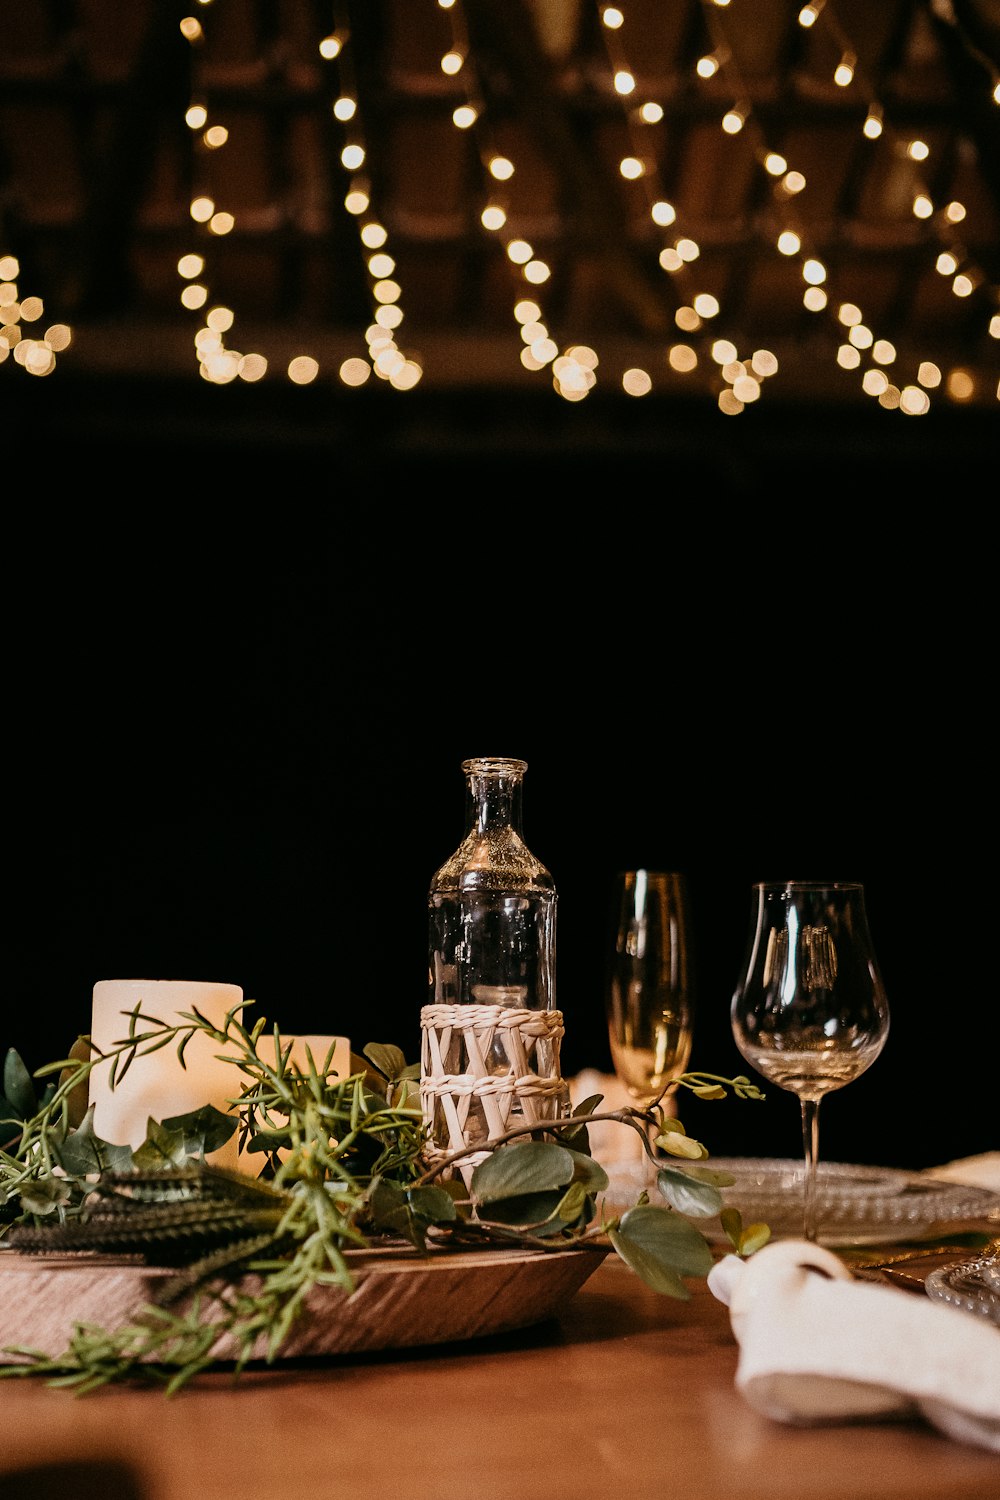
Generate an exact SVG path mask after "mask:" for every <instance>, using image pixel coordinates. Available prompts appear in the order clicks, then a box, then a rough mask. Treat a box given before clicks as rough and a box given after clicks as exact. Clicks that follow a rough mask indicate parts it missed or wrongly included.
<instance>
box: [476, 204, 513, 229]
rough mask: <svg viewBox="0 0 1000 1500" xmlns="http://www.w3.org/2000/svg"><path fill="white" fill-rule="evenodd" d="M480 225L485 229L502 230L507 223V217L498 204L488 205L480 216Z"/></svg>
mask: <svg viewBox="0 0 1000 1500" xmlns="http://www.w3.org/2000/svg"><path fill="white" fill-rule="evenodd" d="M479 220H480V223H481V224H482V226H483V228H484V229H493V230H496V229H502V228H503V226H504V225H505V224H506V222H507V215H506V213H505V212H504V210H503V209H502V208H501V207H500V206H499V204H496V203H488V204H487V205H486V207H485V208H484V209H483V211H482V213H481V214H480V216H479Z"/></svg>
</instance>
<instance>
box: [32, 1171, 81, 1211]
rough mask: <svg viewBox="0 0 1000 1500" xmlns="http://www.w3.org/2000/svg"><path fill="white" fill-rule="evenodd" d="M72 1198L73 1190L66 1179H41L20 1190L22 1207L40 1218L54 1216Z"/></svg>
mask: <svg viewBox="0 0 1000 1500" xmlns="http://www.w3.org/2000/svg"><path fill="white" fill-rule="evenodd" d="M71 1197H72V1189H71V1187H70V1185H69V1183H68V1182H67V1181H66V1179H65V1177H39V1178H37V1179H36V1180H35V1181H34V1182H30V1183H25V1184H24V1186H23V1187H22V1188H21V1189H20V1198H21V1207H22V1208H25V1209H27V1210H28V1212H29V1213H32V1214H38V1215H40V1216H41V1215H45V1214H54V1213H55V1212H56V1211H57V1209H59V1208H60V1207H61V1205H62V1204H64V1203H68V1202H69V1200H70V1198H71Z"/></svg>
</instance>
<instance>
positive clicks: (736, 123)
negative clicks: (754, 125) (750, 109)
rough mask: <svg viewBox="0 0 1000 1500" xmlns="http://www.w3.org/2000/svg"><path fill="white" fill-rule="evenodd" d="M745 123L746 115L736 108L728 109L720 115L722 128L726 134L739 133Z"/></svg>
mask: <svg viewBox="0 0 1000 1500" xmlns="http://www.w3.org/2000/svg"><path fill="white" fill-rule="evenodd" d="M745 124H746V115H745V114H743V113H742V111H740V110H738V109H730V110H728V111H727V112H726V113H725V114H724V115H723V116H722V128H723V130H724V131H725V132H726V134H727V135H739V133H740V131H741V130H742V129H743V126H744V125H745Z"/></svg>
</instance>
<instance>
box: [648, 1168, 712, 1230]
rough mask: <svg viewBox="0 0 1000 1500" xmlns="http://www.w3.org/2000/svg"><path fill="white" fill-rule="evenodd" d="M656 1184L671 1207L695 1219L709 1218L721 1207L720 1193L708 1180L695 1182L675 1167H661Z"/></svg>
mask: <svg viewBox="0 0 1000 1500" xmlns="http://www.w3.org/2000/svg"><path fill="white" fill-rule="evenodd" d="M656 1185H657V1187H658V1188H659V1190H660V1192H661V1194H662V1195H663V1197H664V1198H666V1200H667V1202H668V1203H669V1204H670V1206H671V1208H676V1210H677V1212H678V1213H682V1214H690V1215H691V1216H692V1218H696V1219H711V1218H712V1217H713V1216H714V1215H715V1214H717V1213H719V1212H720V1210H721V1208H722V1194H721V1193H720V1192H719V1190H718V1188H716V1187H713V1186H712V1184H711V1183H709V1182H697V1181H695V1180H694V1179H693V1178H691V1177H689V1176H688V1175H687V1173H686V1172H682V1171H680V1169H679V1168H677V1167H661V1168H660V1170H659V1171H658V1172H657V1174H656Z"/></svg>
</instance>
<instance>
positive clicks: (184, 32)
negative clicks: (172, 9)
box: [181, 16, 204, 42]
mask: <svg viewBox="0 0 1000 1500" xmlns="http://www.w3.org/2000/svg"><path fill="white" fill-rule="evenodd" d="M181 36H182V37H184V39H185V41H188V42H200V41H201V40H202V38H203V37H204V32H203V31H202V29H201V22H200V21H199V20H198V18H197V16H185V17H184V18H183V20H182V21H181Z"/></svg>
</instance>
